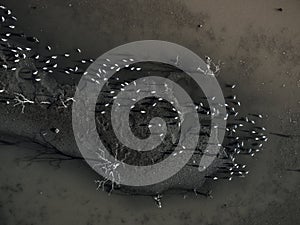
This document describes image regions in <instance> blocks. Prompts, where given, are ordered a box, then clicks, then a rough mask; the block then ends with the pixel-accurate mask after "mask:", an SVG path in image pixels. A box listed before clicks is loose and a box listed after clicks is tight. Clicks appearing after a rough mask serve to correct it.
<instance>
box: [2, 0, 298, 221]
mask: <svg viewBox="0 0 300 225" xmlns="http://www.w3.org/2000/svg"><path fill="white" fill-rule="evenodd" d="M2 2H3V3H4V4H5V5H7V6H8V7H9V8H11V9H12V10H13V12H14V13H15V15H16V16H17V17H18V18H19V21H18V26H20V27H21V28H22V30H24V32H25V33H29V34H32V35H35V36H37V37H39V38H40V39H41V41H42V42H43V43H44V44H52V45H53V48H54V49H55V51H59V52H64V51H68V50H70V49H74V48H76V47H78V46H80V48H82V49H83V50H84V52H83V54H84V55H86V56H89V57H97V56H99V55H101V54H102V53H103V52H105V51H107V50H109V49H111V48H113V47H116V46H118V45H120V44H123V43H127V42H130V41H134V40H143V39H160V40H167V41H171V42H176V43H179V44H181V45H183V46H185V47H188V48H190V49H191V50H193V51H194V52H196V53H197V54H199V55H200V56H201V57H204V56H205V55H209V56H210V57H211V58H213V60H215V61H218V60H221V61H222V62H223V65H222V71H221V73H220V75H219V77H218V79H219V82H220V83H221V84H224V83H232V82H235V83H237V85H238V86H237V89H236V92H237V93H236V94H237V95H238V96H239V98H240V100H241V102H242V106H241V111H242V112H243V113H247V112H249V113H252V112H258V113H261V114H264V115H266V118H265V119H264V126H266V127H267V128H268V131H270V132H274V133H281V134H288V135H295V136H292V137H290V138H284V137H279V136H275V135H269V136H270V138H269V142H268V143H267V144H266V146H265V148H264V151H263V152H262V153H261V154H258V155H257V156H255V157H254V158H253V159H249V158H245V159H242V161H245V162H247V165H248V169H250V174H249V176H247V177H246V178H244V179H236V180H233V181H232V182H223V181H217V182H214V183H210V184H207V187H208V188H210V189H212V191H213V199H210V198H205V197H203V196H194V195H193V194H189V195H187V196H183V195H176V196H165V197H163V199H162V203H163V208H162V209H158V208H157V207H156V205H155V203H154V201H153V199H152V198H150V197H140V196H139V197H138V196H137V197H134V196H121V195H115V194H112V195H110V196H108V194H107V193H104V192H101V191H97V190H96V185H95V183H94V180H95V179H97V177H98V176H97V174H96V173H94V172H93V171H92V170H91V169H90V168H89V167H88V166H87V165H86V164H85V163H84V162H82V161H77V160H71V161H63V162H61V163H60V165H59V166H60V167H57V165H50V164H49V162H34V163H31V164H29V163H30V162H31V161H30V160H28V157H32V156H34V155H35V154H36V153H37V152H39V151H41V149H40V147H38V146H33V145H28V144H26V145H25V144H19V145H17V146H11V145H0V149H1V151H0V161H1V162H0V224H5V225H6V224H114V225H116V224H221V223H222V224H287V225H289V224H297V223H299V221H300V205H299V202H300V191H299V190H300V179H299V176H300V173H299V172H295V171H289V170H288V169H300V156H299V154H300V152H299V149H300V138H299V135H300V125H299V122H300V121H299V118H300V74H299V69H300V66H299V59H300V55H299V52H300V29H299V27H300V26H299V22H298V21H300V15H299V10H300V3H299V1H296V0H295V1H288V2H287V1H286V2H281V1H275V0H268V1H264V2H261V1H258V0H255V1H243V2H241V1H237V0H234V1H232V0H231V1H230V0H226V1H222V3H220V1H217V0H210V1H201V3H199V1H196V0H192V1H191V0H189V1H161V2H158V1H150V0H145V1H128V0H126V1H117V0H113V1H109V2H108V1H99V0H89V1H80V0H78V1H66V0H41V1H37V0H23V1H17V0H9V1H2ZM70 4H71V5H70ZM279 7H282V8H283V11H282V12H279V11H277V10H275V8H279ZM198 25H200V27H198ZM74 81H76V79H74ZM62 82H63V80H62ZM297 135H298V136H297ZM193 179H197V178H193Z"/></svg>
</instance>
